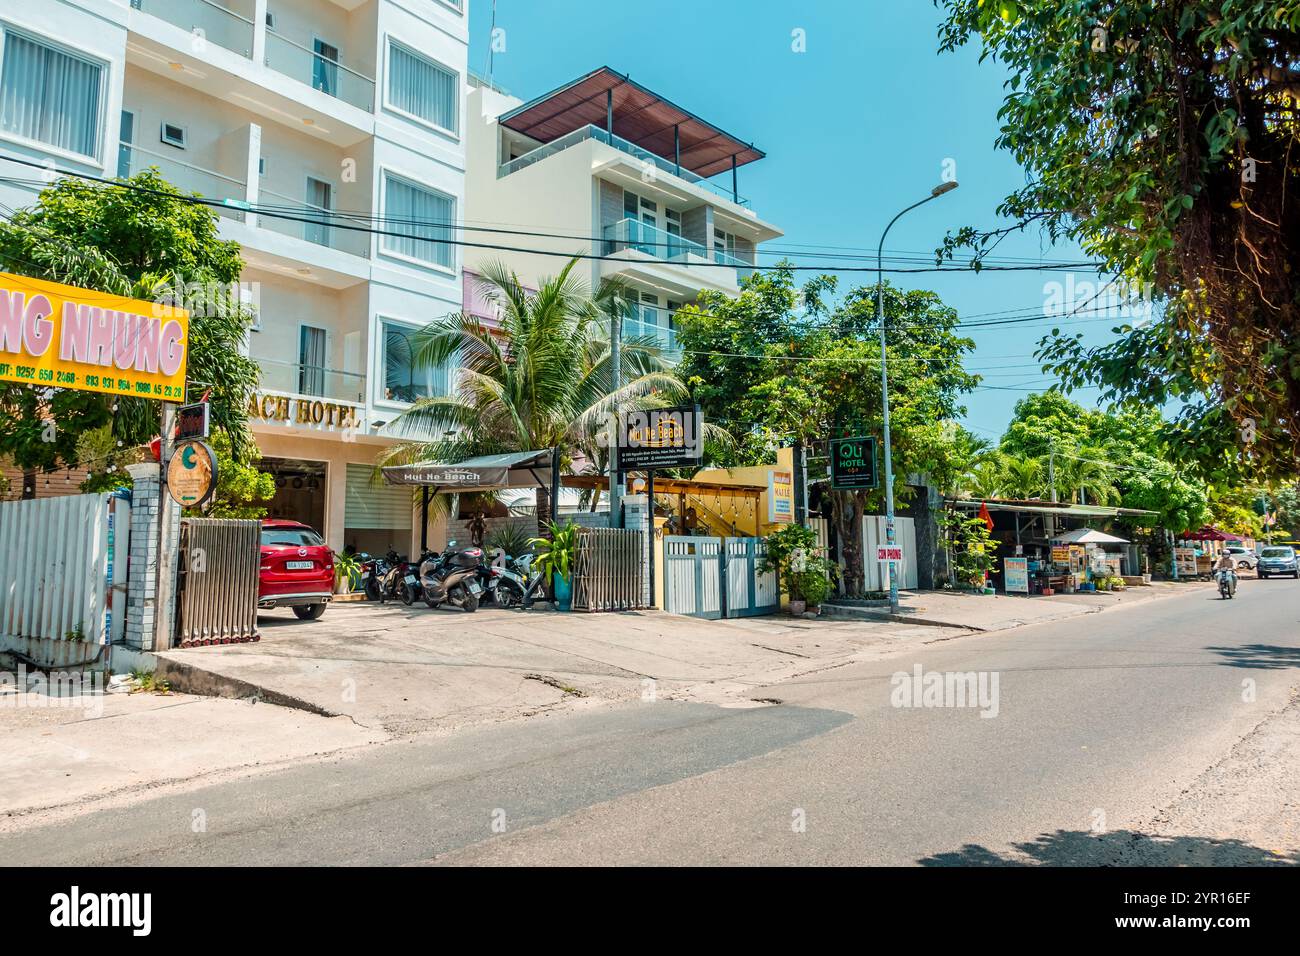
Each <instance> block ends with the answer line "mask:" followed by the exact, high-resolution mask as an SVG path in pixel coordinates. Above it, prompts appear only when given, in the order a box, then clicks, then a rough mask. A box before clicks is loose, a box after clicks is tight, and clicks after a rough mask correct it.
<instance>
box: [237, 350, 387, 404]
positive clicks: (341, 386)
mask: <svg viewBox="0 0 1300 956" xmlns="http://www.w3.org/2000/svg"><path fill="white" fill-rule="evenodd" d="M253 361H255V362H256V363H257V364H258V367H259V368H260V369H261V370H262V376H261V382H260V385H259V387H260V388H262V389H263V390H265V391H268V392H280V393H283V394H285V395H303V396H307V397H309V398H319V399H322V400H326V401H333V402H350V403H353V404H357V405H364V404H365V402H366V376H365V375H364V374H362V373H360V372H344V371H342V370H340V369H335V368H322V367H321V366H318V365H306V364H303V363H300V362H281V361H278V360H276V359H264V358H257V357H254V358H253Z"/></svg>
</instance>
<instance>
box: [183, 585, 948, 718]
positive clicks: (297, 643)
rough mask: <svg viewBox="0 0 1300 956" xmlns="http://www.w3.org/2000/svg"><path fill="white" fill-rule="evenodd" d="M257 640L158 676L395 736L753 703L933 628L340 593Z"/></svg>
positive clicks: (187, 659) (271, 623) (206, 652)
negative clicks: (662, 707)
mask: <svg viewBox="0 0 1300 956" xmlns="http://www.w3.org/2000/svg"><path fill="white" fill-rule="evenodd" d="M259 624H260V626H261V628H262V634H263V636H262V640H261V641H260V642H259V643H257V644H232V645H225V646H216V647H204V648H193V649H186V650H172V651H168V652H166V653H165V654H163V655H161V657H162V658H163V663H162V665H161V666H160V669H159V675H160V676H162V677H165V678H166V679H168V680H169V681H171V683H172V685H173V686H174V687H178V688H180V689H182V690H188V691H194V692H198V693H205V694H214V695H222V696H235V697H251V696H260V697H261V699H263V700H267V701H270V702H273V703H280V704H284V705H287V706H291V707H297V708H300V709H304V710H309V711H312V712H314V713H317V714H322V715H345V716H347V717H350V718H352V720H354V721H355V722H356V723H357V724H358V725H360V726H363V727H366V728H369V729H372V730H378V731H382V732H383V733H385V734H389V735H393V736H399V735H404V734H411V733H421V732H427V731H439V732H450V731H453V730H455V729H456V728H458V727H462V726H466V725H469V724H474V723H481V722H484V721H496V720H504V719H508V718H511V717H518V716H531V715H534V714H540V713H545V712H548V711H551V710H554V709H557V708H561V707H563V708H573V707H586V706H593V705H597V704H600V703H602V702H607V701H624V700H634V699H638V698H641V697H646V696H650V695H653V696H655V697H658V698H661V699H662V698H670V699H690V700H709V701H711V702H714V703H723V702H731V703H740V704H745V703H752V702H749V701H748V700H747V698H746V697H745V689H746V688H747V687H756V686H763V685H766V684H770V683H773V682H776V681H780V680H784V679H786V678H787V676H788V675H790V674H798V673H807V672H808V671H810V670H817V669H821V668H824V667H827V666H834V665H836V664H838V663H841V662H843V661H847V660H850V659H852V658H853V657H854V656H855V655H857V654H859V653H862V652H864V651H866V650H869V649H870V648H873V647H891V646H894V645H897V644H899V643H904V642H911V641H925V640H932V639H935V638H936V637H939V636H943V637H948V636H951V632H950V631H947V630H941V629H939V628H930V627H915V626H911V625H908V624H899V623H888V622H886V623H881V622H866V621H848V620H803V619H800V620H795V619H792V618H789V617H786V616H777V617H766V618H763V617H755V618H743V619H739V620H730V621H705V620H700V619H696V618H689V617H679V616H676V615H671V614H664V613H662V612H660V611H642V612H632V613H622V614H581V613H572V614H559V613H555V612H553V611H548V610H540V609H538V610H533V611H503V610H500V609H497V608H483V609H480V610H479V611H478V612H476V613H474V614H472V615H469V614H464V613H461V612H455V611H448V610H433V611H431V610H429V609H427V608H424V607H423V606H418V607H410V608H407V607H403V606H401V605H395V604H387V605H377V604H372V603H362V604H342V605H339V606H337V607H331V608H330V610H329V611H328V612H327V613H326V614H325V616H324V617H323V618H321V619H320V620H319V621H312V622H299V621H297V620H296V619H295V618H293V617H291V616H288V615H287V614H286V613H285V612H272V613H271V614H264V615H261V616H260V617H259Z"/></svg>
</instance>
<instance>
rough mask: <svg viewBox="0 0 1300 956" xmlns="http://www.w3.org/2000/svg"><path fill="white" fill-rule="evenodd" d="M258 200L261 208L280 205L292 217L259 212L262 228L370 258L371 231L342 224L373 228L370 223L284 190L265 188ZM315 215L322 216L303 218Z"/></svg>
mask: <svg viewBox="0 0 1300 956" xmlns="http://www.w3.org/2000/svg"><path fill="white" fill-rule="evenodd" d="M257 204H258V207H259V208H262V209H277V207H278V208H279V210H280V211H283V212H284V213H286V215H288V216H291V217H293V218H288V219H285V218H281V217H279V216H270V215H261V216H258V223H259V224H260V225H261V227H262V228H263V229H266V230H268V231H270V232H274V233H278V234H280V235H282V236H289V237H290V238H293V239H302V240H304V241H306V242H310V243H314V244H315V245H318V246H325V247H326V248H329V249H335V250H337V251H339V252H346V253H348V254H349V255H353V256H360V257H362V258H369V256H370V233H369V232H362V231H359V230H358V229H345V228H342V226H358V227H363V228H366V229H369V228H372V225H371V224H370V223H365V222H361V221H360V220H353V219H348V218H347V217H344V216H340V215H338V214H337V213H335V212H334V211H333V210H330V209H325V208H322V207H321V206H316V205H313V204H312V203H309V202H307V201H306V200H305V199H302V198H298V199H295V198H294V197H292V196H286V195H284V194H283V193H277V192H274V191H272V190H270V189H265V188H263V189H260V190H259V191H258V196H257ZM314 216H319V217H320V218H319V219H318V220H314V221H311V222H304V221H302V220H305V219H312V218H313V217H314Z"/></svg>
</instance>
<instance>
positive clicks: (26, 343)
mask: <svg viewBox="0 0 1300 956" xmlns="http://www.w3.org/2000/svg"><path fill="white" fill-rule="evenodd" d="M188 350H189V313H188V312H186V311H185V310H184V309H178V308H175V307H173V306H168V305H162V304H159V303H154V302H145V301H144V300H142V299H129V298H126V297H124V296H119V295H109V294H108V293H104V292H96V291H94V290H93V289H81V288H78V287H76V286H70V285H63V284H62V283H58V282H46V281H44V280H43V279H29V278H27V277H26V276H17V275H11V274H9V273H4V272H0V379H3V380H5V381H10V382H21V383H24V384H28V385H35V386H38V387H44V388H70V389H76V390H78V391H86V392H105V393H108V394H114V395H134V396H137V397H139V398H154V399H160V400H166V401H180V400H181V399H183V398H184V397H185V366H186V359H187V358H188Z"/></svg>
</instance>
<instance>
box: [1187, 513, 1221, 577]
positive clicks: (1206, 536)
mask: <svg viewBox="0 0 1300 956" xmlns="http://www.w3.org/2000/svg"><path fill="white" fill-rule="evenodd" d="M1227 540H1228V536H1227V535H1226V534H1224V533H1223V532H1222V531H1220V530H1219V529H1218V528H1213V527H1211V526H1209V525H1205V526H1204V527H1202V528H1200V529H1198V530H1196V531H1188V532H1185V533H1184V534H1183V535H1181V536H1180V537H1179V542H1178V543H1179V546H1180V548H1181V549H1182V550H1183V556H1182V559H1183V561H1184V562H1185V565H1180V567H1179V569H1178V573H1179V575H1180V576H1185V577H1191V576H1192V575H1190V574H1188V573H1187V571H1188V570H1190V567H1191V558H1190V557H1189V556H1188V554H1187V552H1188V551H1191V552H1192V553H1193V554H1194V555H1195V561H1196V572H1195V576H1196V577H1198V578H1208V577H1209V576H1210V574H1211V572H1212V571H1213V569H1214V562H1215V559H1217V558H1218V556H1219V552H1220V551H1222V550H1223V543H1224V542H1225V541H1227ZM1175 555H1176V556H1177V552H1176V551H1175Z"/></svg>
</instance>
